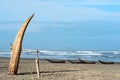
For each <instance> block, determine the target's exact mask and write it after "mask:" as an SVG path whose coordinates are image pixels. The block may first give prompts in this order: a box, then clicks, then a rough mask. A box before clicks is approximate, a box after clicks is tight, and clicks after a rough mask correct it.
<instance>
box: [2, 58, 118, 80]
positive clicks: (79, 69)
mask: <svg viewBox="0 0 120 80" xmlns="http://www.w3.org/2000/svg"><path fill="white" fill-rule="evenodd" d="M8 65H9V58H4V59H3V58H0V79H1V80H40V79H42V80H67V79H68V80H119V79H120V75H119V73H120V70H119V67H120V64H99V63H97V64H72V63H69V62H66V63H50V62H48V61H46V60H43V59H42V60H41V59H40V75H41V77H39V78H38V77H37V74H36V73H37V72H36V66H35V59H23V58H21V59H20V63H19V69H18V74H17V75H8V74H7V70H8Z"/></svg>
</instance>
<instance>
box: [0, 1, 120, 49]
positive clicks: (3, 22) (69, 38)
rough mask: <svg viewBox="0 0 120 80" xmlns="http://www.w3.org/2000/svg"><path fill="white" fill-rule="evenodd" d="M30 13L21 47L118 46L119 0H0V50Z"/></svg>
mask: <svg viewBox="0 0 120 80" xmlns="http://www.w3.org/2000/svg"><path fill="white" fill-rule="evenodd" d="M33 13H35V16H34V17H33V19H32V20H31V22H30V24H29V25H28V28H27V30H26V32H25V35H24V39H23V43H22V48H24V49H39V50H120V0H0V37H1V38H0V50H9V47H10V43H13V42H14V39H15V36H16V33H17V31H18V29H19V28H20V27H21V25H22V24H23V22H24V21H25V20H26V19H27V18H28V17H29V16H30V15H32V14H33Z"/></svg>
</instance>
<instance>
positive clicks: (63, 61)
mask: <svg viewBox="0 0 120 80" xmlns="http://www.w3.org/2000/svg"><path fill="white" fill-rule="evenodd" d="M45 60H47V61H49V62H51V63H65V60H50V59H45Z"/></svg>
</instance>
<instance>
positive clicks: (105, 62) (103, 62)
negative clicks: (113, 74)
mask: <svg viewBox="0 0 120 80" xmlns="http://www.w3.org/2000/svg"><path fill="white" fill-rule="evenodd" d="M98 61H99V62H100V63H102V64H114V62H108V61H101V60H98Z"/></svg>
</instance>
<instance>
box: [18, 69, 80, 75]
mask: <svg viewBox="0 0 120 80" xmlns="http://www.w3.org/2000/svg"><path fill="white" fill-rule="evenodd" d="M77 71H79V70H61V71H40V74H44V75H47V76H48V75H53V74H58V73H63V72H77ZM30 74H37V72H24V73H18V74H17V75H30ZM44 75H43V76H44Z"/></svg>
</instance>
